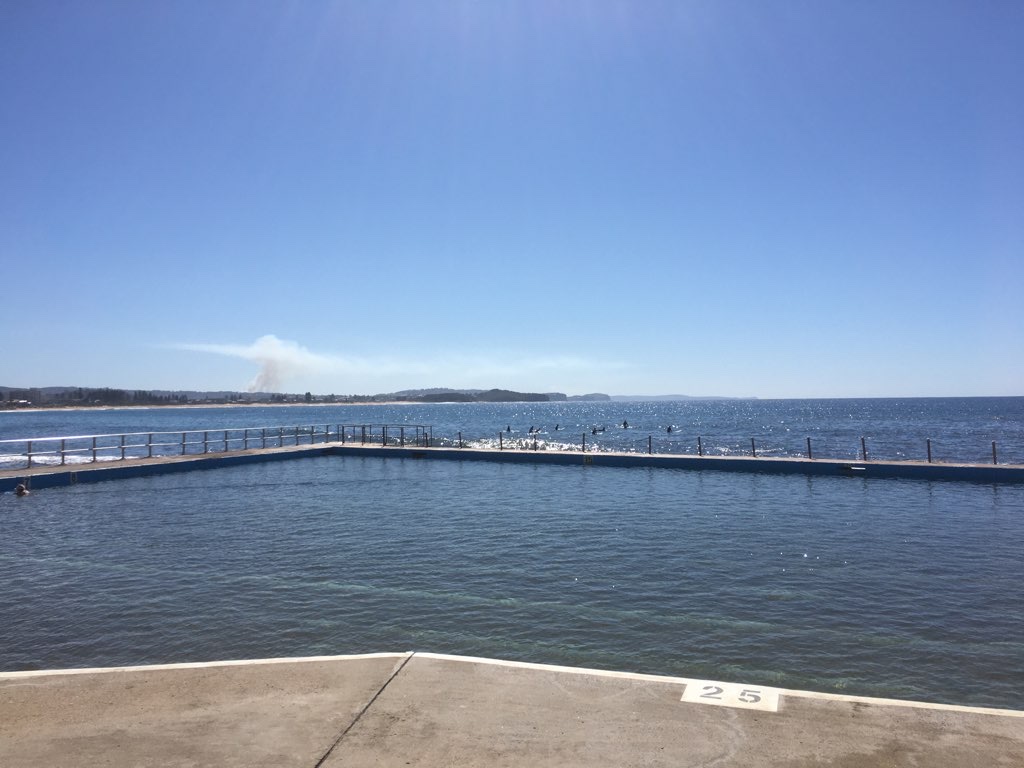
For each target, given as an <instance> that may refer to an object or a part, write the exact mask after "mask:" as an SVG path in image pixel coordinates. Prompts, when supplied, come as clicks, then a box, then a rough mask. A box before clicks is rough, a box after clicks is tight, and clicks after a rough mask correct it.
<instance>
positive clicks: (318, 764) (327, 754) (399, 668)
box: [313, 651, 416, 768]
mask: <svg viewBox="0 0 1024 768" xmlns="http://www.w3.org/2000/svg"><path fill="white" fill-rule="evenodd" d="M415 655H416V653H415V651H414V652H412V653H410V654H409V655H408V656H406V657H405V658H404V659H402V663H401V664H399V665H398V666H397V667H395V671H394V672H392V673H391V676H390V677H389V678H388V679H387V680H385V681H384V685H382V686H381V687H380V690H378V691H377V692H376V693H375V694H373V696H372V697H371V698H370V700H369V701H368V702H366V705H365V706H364V707H363V708H362V709H361V710H359V714H357V715H356V716H355V718H354V719H353V720H352V722H351V723H349V724H348V726H347V727H346V728H345V730H344V731H342V732H341V734H340V735H339V736H338V738H337V739H335V740H334V743H333V744H331V746H330V747H328V748H327V751H326V752H324V754H323V756H322V757H321V758H320V759H319V760H317V761H316V764H315V765H314V766H313V768H321V766H322V765H323V764H324V762H325V761H326V760H327V758H329V757H330V756H331V753H333V752H334V750H335V749H336V748H337V746H338V745H339V744H341V742H342V740H343V739H344V738H345V737H346V736H347V735H348V732H349V731H351V730H352V729H353V728H355V727H356V723H358V722H359V720H360V719H361V718H362V717H363V715H365V714H366V712H367V710H369V709H370V707H372V706H373V704H374V702H375V701H377V699H378V698H380V695H381V694H382V693H384V691H385V689H386V688H387V687H388V686H389V685H391V681H392V680H394V679H395V678H396V677H398V674H399V673H400V672H401V671H402V670H403V669H405V665H406V664H408V663H409V661H410V660H411V659H412V657H413V656H415Z"/></svg>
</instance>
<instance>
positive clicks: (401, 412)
mask: <svg viewBox="0 0 1024 768" xmlns="http://www.w3.org/2000/svg"><path fill="white" fill-rule="evenodd" d="M1007 401H1009V402H1010V404H1011V405H1012V406H1014V408H1016V410H1014V408H1009V407H1003V408H1000V407H999V405H1000V402H1002V405H1003V406H1005V405H1006V402H1007ZM760 402H761V401H756V403H760ZM883 402H887V403H888V404H889V405H890V406H892V405H893V403H894V402H895V401H811V402H808V401H789V403H791V404H787V405H786V406H785V407H784V408H783V409H782V410H781V411H780V410H779V409H778V408H776V410H775V411H774V412H772V408H771V407H768V408H762V407H761V406H759V405H756V404H752V403H739V402H737V403H731V402H730V403H721V404H712V405H710V406H708V407H706V408H704V407H703V406H701V405H700V404H689V403H681V404H672V405H667V404H650V403H638V404H618V403H610V404H600V405H597V404H545V405H543V406H537V405H531V406H523V405H521V404H517V405H501V406H484V407H482V408H481V409H480V410H479V411H476V412H474V411H472V410H470V411H468V413H470V414H475V416H474V418H475V419H476V422H475V423H476V425H477V426H476V428H478V429H479V430H480V436H479V437H478V439H486V438H487V434H486V432H485V430H486V431H490V430H493V429H495V427H496V426H497V425H500V426H497V428H503V427H505V426H512V427H513V430H521V431H523V432H525V431H526V430H527V429H528V428H529V427H530V426H544V427H547V426H549V424H548V422H549V421H550V420H548V419H544V420H543V423H541V422H542V417H543V416H547V415H551V416H554V417H556V418H557V419H559V421H560V422H561V421H564V422H566V423H569V424H572V425H574V426H579V427H583V426H585V425H587V424H588V423H590V422H594V423H597V419H599V418H601V417H603V418H604V419H605V420H606V421H607V426H608V428H607V430H606V432H605V433H604V434H605V435H608V434H614V435H617V436H618V439H623V438H622V434H623V433H626V434H628V433H630V432H633V429H632V425H633V424H634V423H636V424H638V425H639V424H650V425H655V424H656V423H657V422H665V421H668V420H669V419H674V420H677V421H678V422H679V423H680V426H681V427H682V426H685V425H693V424H694V423H695V422H696V420H699V421H700V423H699V424H698V426H700V427H702V428H704V427H708V426H712V427H714V429H708V430H707V431H708V433H709V434H710V433H712V432H714V431H721V432H722V433H725V432H726V431H728V430H727V429H726V427H730V428H731V429H732V432H733V434H735V435H736V436H737V440H739V439H740V437H739V436H740V435H741V434H742V432H743V431H750V430H749V429H748V430H744V427H749V426H752V425H754V424H755V423H756V424H759V425H760V426H762V427H765V428H764V429H763V430H762V434H763V435H765V436H767V435H772V434H780V433H781V430H782V429H783V428H782V427H781V423H782V421H783V420H785V422H786V423H787V425H788V424H795V425H796V427H795V429H798V430H800V431H799V432H798V434H800V441H802V440H803V437H804V436H805V435H804V434H802V432H803V431H806V430H805V429H801V428H807V429H809V428H810V427H811V426H813V425H814V424H815V414H821V413H823V412H824V413H826V414H827V415H829V416H838V415H841V414H842V412H843V411H844V406H845V411H846V414H847V420H846V421H844V422H843V424H842V425H841V426H843V429H844V430H845V431H839V430H833V431H831V432H827V431H826V429H825V425H824V424H819V425H818V426H819V427H820V429H819V431H818V433H816V434H820V435H825V434H829V435H834V436H836V437H835V439H836V440H837V444H839V443H842V442H843V441H844V440H845V439H846V437H844V435H846V436H853V435H856V443H857V444H856V445H855V446H854V450H856V449H859V437H860V435H859V434H857V433H858V432H860V431H861V429H862V428H863V427H865V426H866V425H870V424H872V423H876V424H877V425H879V430H877V431H875V432H873V433H872V435H873V436H874V439H876V440H879V439H880V437H879V436H883V435H885V436H895V435H896V434H897V429H896V427H897V426H898V425H900V424H903V425H907V427H908V431H911V432H914V433H915V434H916V435H920V434H929V435H932V436H933V438H934V439H935V440H936V441H938V442H939V443H940V444H941V445H945V444H946V443H947V441H948V443H949V444H950V445H961V446H962V445H968V444H971V442H972V441H973V440H974V439H975V438H976V437H981V436H982V435H984V437H985V438H986V439H988V440H989V442H990V441H991V439H999V440H1000V441H1001V443H1000V444H1002V442H1003V441H1005V442H1006V443H1007V445H1008V446H1009V445H1010V444H1012V442H1013V439H1012V438H1013V437H1014V435H1017V436H1018V437H1019V431H1020V425H1021V418H1020V402H1019V399H1016V398H1014V399H1004V400H1002V401H999V400H995V401H987V400H985V401H982V400H978V401H966V403H967V404H966V406H964V405H963V402H961V403H958V404H957V406H956V409H955V410H956V413H955V414H951V415H949V416H947V421H946V427H945V431H943V429H942V423H941V419H940V413H939V412H938V411H939V410H941V409H938V408H937V404H936V402H933V401H927V402H925V401H917V402H916V403H915V405H918V406H919V407H917V408H916V409H915V410H913V411H912V412H911V415H910V416H906V415H900V414H898V413H897V411H898V409H897V411H890V416H889V417H888V418H887V419H886V418H883V417H881V416H879V407H880V405H881V404H882V403H883ZM821 403H824V404H825V405H821ZM858 403H863V404H864V405H855V404H858ZM993 403H994V404H995V405H993ZM555 406H559V407H560V408H562V409H564V410H559V409H558V408H556V407H555ZM580 406H586V407H585V408H582V409H580V410H573V408H574V407H575V408H579V407H580ZM474 407H475V406H403V407H399V408H390V407H387V408H386V407H381V406H375V407H370V408H362V409H358V410H357V409H350V410H345V411H344V412H345V413H346V414H353V415H356V416H357V418H349V417H348V416H346V417H344V418H342V417H337V418H334V414H336V413H337V412H338V411H339V410H342V409H337V408H334V409H327V410H329V411H330V414H331V416H332V418H329V419H324V418H308V419H307V418H303V419H297V418H290V419H288V420H285V419H284V418H283V417H291V416H303V417H305V416H311V417H313V416H315V417H319V416H321V415H322V414H324V413H325V411H324V410H322V409H321V410H318V409H316V408H311V409H310V410H309V411H306V410H305V409H300V408H296V409H290V408H289V409H193V410H188V411H182V410H177V409H175V410H173V411H167V410H156V411H104V412H75V413H72V414H68V413H59V414H56V413H50V412H43V413H39V414H27V413H25V414H18V413H14V414H0V423H2V424H4V430H5V435H4V436H5V437H24V436H27V435H35V436H39V435H41V434H47V433H49V434H61V433H65V434H66V433H68V432H74V433H78V434H82V433H85V432H89V431H94V430H95V431H103V432H107V431H110V432H116V431H136V430H135V428H134V427H135V425H139V426H141V427H142V429H141V430H139V431H146V430H149V429H153V430H157V429H160V425H162V424H170V423H174V424H175V425H176V428H178V429H184V428H190V427H191V426H192V424H194V425H195V427H194V428H196V429H198V428H200V427H201V426H211V427H212V426H213V425H215V424H216V425H217V426H234V425H238V426H262V425H261V424H260V422H259V421H256V418H257V417H258V418H259V419H260V420H262V419H263V417H264V416H265V417H266V418H267V419H273V420H272V421H264V422H263V424H264V425H270V424H282V423H297V422H305V421H309V422H312V423H332V424H333V423H339V422H340V423H359V422H360V421H362V420H363V418H364V417H366V421H367V423H381V422H384V421H387V422H390V423H398V422H399V421H402V423H409V424H412V423H431V424H433V425H434V433H435V436H438V435H439V433H442V432H445V431H446V430H447V428H448V425H451V426H455V427H456V429H455V431H458V430H459V429H460V428H462V429H463V430H464V431H470V430H472V429H473V428H474V427H473V424H474V422H473V420H472V419H470V418H467V417H466V413H467V411H466V409H467V408H470V409H472V408H474ZM893 407H895V406H893ZM702 408H703V409H702ZM729 408H733V409H734V410H733V411H731V413H733V417H732V418H733V420H732V421H729V420H728V418H727V416H728V414H729V413H730V411H729ZM823 408H824V409H825V410H824V411H822V409H823ZM801 409H803V412H804V414H805V415H804V416H803V420H802V421H801V420H800V419H799V418H798V416H799V414H800V412H801ZM970 409H973V410H970ZM250 410H252V411H258V413H253V412H250ZM573 414H576V419H575V421H570V418H572V417H573ZM619 414H623V415H622V416H621V417H620V416H619ZM723 414H725V415H723ZM10 417H15V418H10ZM428 417H432V418H428ZM443 417H447V420H446V419H445V418H443ZM620 418H626V419H628V420H629V422H630V425H631V429H630V430H621V429H620V430H618V432H611V430H612V425H613V424H614V423H615V422H614V420H616V419H620ZM687 418H689V419H690V420H689V421H688V420H687ZM62 419H63V420H64V421H61V420H62ZM187 419H195V421H194V422H191V423H189V424H182V421H184V420H187ZM229 419H236V420H237V421H235V422H234V423H229V422H227V421H226V420H229ZM751 419H752V420H751ZM37 420H41V421H37ZM165 420H166V421H165ZM983 421H984V423H982V422H983ZM502 422H505V423H504V424H502ZM533 422H536V423H533ZM968 422H970V423H971V424H974V425H975V426H974V427H972V428H970V429H968V428H967V427H968V426H969V425H968ZM619 423H621V421H620V422H619ZM467 424H468V425H469V429H466V425H467ZM949 424H954V425H955V426H954V427H953V428H952V429H950V428H949V426H948V425H949ZM26 425H27V426H26ZM71 427H73V429H71ZM767 427H770V429H768V428H767ZM24 429H29V430H30V431H29V432H27V433H26V432H24V431H23V430H24ZM790 429H794V427H790ZM641 430H642V427H638V429H637V432H641ZM999 430H1002V431H999ZM581 431H582V430H581ZM993 431H999V434H998V435H995V436H991V435H992V434H993ZM12 433H13V434H12ZM641 434H643V437H644V440H646V434H645V433H642V432H641ZM936 435H937V436H938V437H937V438H936V437H935V436H936ZM990 436H991V437H990ZM590 437H592V436H591V435H590V434H589V433H588V445H589V438H590ZM958 440H959V441H960V442H957V441H958ZM854 455H855V454H854ZM1022 542H1024V488H1022V487H1019V486H1012V485H1004V486H997V485H986V484H975V483H955V482H922V481H909V480H867V479H864V478H846V477H836V478H832V477H802V476H781V475H780V476H774V475H760V474H736V473H715V472H692V471H683V470H665V469H651V468H630V469H626V468H604V467H596V468H595V467H586V466H579V467H571V466H570V467H559V466H546V465H518V464H515V465H511V464H510V465H503V464H492V463H489V462H424V461H415V460H411V459H377V458H362V457H318V458H311V459H302V460H295V461H287V462H275V463H270V464H266V465H251V466H244V467H234V468H229V469H224V470H217V471H206V472H193V473H183V474H177V475H166V476H161V477H153V478H139V479H133V480H122V481H111V482H104V483H98V484H95V485H79V486H71V487H67V488H59V489H50V490H45V491H38V492H36V493H33V494H32V495H30V496H28V497H26V498H22V499H18V498H15V497H14V496H13V495H12V494H4V495H2V496H0V583H2V584H3V585H4V587H3V589H2V590H0V669H4V670H17V669H36V668H55V667H84V666H104V665H120V664H145V663H165V662H176V661H201V660H214V659H229V658H261V657H270V656H301V655H312V654H337V653H356V652H370V651H405V650H421V651H436V652H444V653H459V654H469V655H479V656H488V657H496V658H505V659H520V660H528V661H535V662H546V663H555V664H569V665H580V666H588V667H597V668H607V669H620V670H630V671H637V672H647V673H653V674H668V675H680V676H686V677H698V678H710V679H720V680H730V681H736V682H744V683H751V684H760V685H775V686H781V687H790V688H804V689H812V690H821V691H830V692H840V693H849V694H861V695H871V696H885V697H896V698H909V699H919V700H927V701H936V702H950V703H961V704H974V705H979V706H998V707H1011V708H1020V706H1021V705H1020V693H1019V691H1020V687H1021V684H1022V683H1024V597H1022V594H1021V589H1022V588H1021V585H1022V584H1024V558H1022V557H1021V556H1020V551H1021V545H1022Z"/></svg>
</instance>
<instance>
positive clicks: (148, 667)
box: [0, 651, 413, 680]
mask: <svg viewBox="0 0 1024 768" xmlns="http://www.w3.org/2000/svg"><path fill="white" fill-rule="evenodd" d="M412 655H413V652H411V651H409V652H406V653H356V654H349V655H344V656H295V657H287V656H286V657H282V658H276V659H239V660H231V661H195V662H185V663H181V664H144V665H140V666H134V667H87V668H82V669H32V670H27V671H24V672H0V680H14V679H17V678H22V677H43V676H46V675H94V674H100V673H104V672H158V671H161V670H165V669H204V668H206V667H245V666H249V665H254V664H293V663H296V664H301V663H304V662H308V661H359V660H361V659H402V658H408V657H410V656H412Z"/></svg>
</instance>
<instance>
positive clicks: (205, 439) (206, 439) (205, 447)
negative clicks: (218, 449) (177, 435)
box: [203, 432, 210, 453]
mask: <svg viewBox="0 0 1024 768" xmlns="http://www.w3.org/2000/svg"><path fill="white" fill-rule="evenodd" d="M209 450H210V433H209V432H203V453H208V452H209Z"/></svg>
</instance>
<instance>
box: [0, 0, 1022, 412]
mask: <svg viewBox="0 0 1024 768" xmlns="http://www.w3.org/2000/svg"><path fill="white" fill-rule="evenodd" d="M1022 30H1024V4H1022V3H1019V2H1012V1H1011V0H1007V1H1006V2H958V3H954V2H943V1H942V0H939V1H937V2H924V1H923V0H922V1H921V2H899V1H898V0H897V1H896V2H885V3H882V2H852V1H851V2H839V1H837V0H806V1H803V0H780V1H779V2H769V3H765V2H753V0H751V1H750V2H731V1H730V0H705V1H695V2H686V1H685V0H681V1H680V2H664V3H662V2H633V3H621V2H614V0H604V1H595V2H558V0H547V1H546V2H518V3H514V2H499V1H495V2H486V1H485V0H475V1H473V2H456V1H452V2H424V1H422V0H417V1H416V2H362V1H359V2H356V1H353V2H316V1H315V0H303V1H302V2H299V1H298V0H288V1H281V2H274V1H273V0H261V1H260V2H231V1H230V0H218V2H212V3H211V2H206V1H205V0H177V1H176V2H157V3H138V2H104V1H103V0H88V1H87V2H85V1H82V2H76V1H63V2H48V1H47V0H41V1H39V2H32V3H23V2H15V1H13V0H7V1H6V2H4V1H2V0H0V104H2V105H3V106H2V112H0V115H2V119H0V259H2V265H3V275H4V278H5V287H4V296H3V301H2V303H0V328H2V334H3V352H2V361H3V362H0V384H3V385H8V386H45V385H63V384H66V385H77V386H113V387H123V388H132V389H135V388H165V389H179V388H180V389H238V390H243V389H245V388H246V387H248V386H250V385H251V384H254V383H261V384H268V383H269V384H270V385H273V386H274V387H275V388H279V389H281V390H282V391H289V392H302V391H306V390H312V391H314V392H318V393H325V394H326V393H336V394H349V393H375V392H387V391H393V390H397V389H405V388H417V387H434V386H448V387H483V388H489V387H504V388H510V389H520V390H529V391H561V392H567V393H569V394H578V393H583V392H592V391H602V392H608V393H611V394H659V393H683V394H693V395H704V394H713V395H733V396H747V395H754V396H759V397H847V396H850V397H854V396H914V395H920V396H931V395H1022V394H1024V300H1022V295H1024V32H1022Z"/></svg>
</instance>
